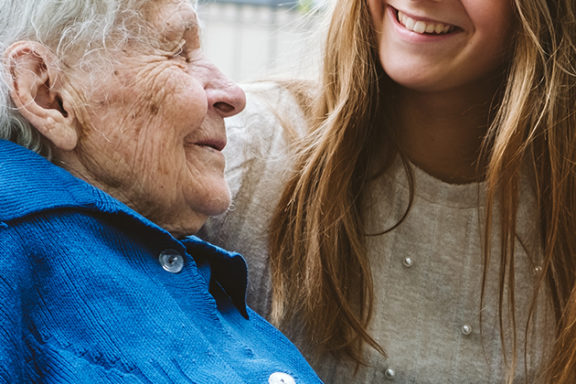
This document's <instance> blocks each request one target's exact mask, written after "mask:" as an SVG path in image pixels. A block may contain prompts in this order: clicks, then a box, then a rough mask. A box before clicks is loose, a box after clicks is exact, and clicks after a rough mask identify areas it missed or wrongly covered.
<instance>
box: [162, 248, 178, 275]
mask: <svg viewBox="0 0 576 384" xmlns="http://www.w3.org/2000/svg"><path fill="white" fill-rule="evenodd" d="M158 261H159V262H160V265H161V266H162V268H164V270H165V271H167V272H170V273H179V272H180V271H181V270H182V268H184V258H183V257H182V255H181V254H180V253H178V251H175V250H173V249H165V250H164V251H162V252H160V256H158Z"/></svg>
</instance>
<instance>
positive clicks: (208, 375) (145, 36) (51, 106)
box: [0, 0, 319, 384]
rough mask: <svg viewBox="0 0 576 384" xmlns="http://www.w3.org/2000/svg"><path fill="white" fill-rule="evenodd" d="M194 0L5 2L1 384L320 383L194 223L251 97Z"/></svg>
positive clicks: (216, 199)
mask: <svg viewBox="0 0 576 384" xmlns="http://www.w3.org/2000/svg"><path fill="white" fill-rule="evenodd" d="M198 33H199V31H198V23H197V20H196V14H195V11H194V8H193V6H192V5H191V4H189V3H188V2H187V1H185V0H154V1H152V0H116V1H114V0H107V1H103V0H0V48H1V49H0V51H3V57H2V66H1V68H2V71H1V73H2V80H3V81H2V82H0V86H1V88H0V98H1V101H0V136H1V137H2V139H3V140H0V325H1V326H0V383H22V382H25V383H31V382H42V383H108V382H110V383H111V382H113V383H118V382H129V383H201V384H204V383H226V384H230V383H260V384H262V383H271V384H274V383H285V384H289V383H318V382H319V380H318V379H317V377H316V375H315V374H314V373H313V371H312V370H311V369H310V368H309V366H308V364H307V363H306V362H305V361H304V359H303V358H302V357H301V355H300V354H299V352H298V351H297V350H296V349H295V348H294V347H293V346H292V344H290V342H289V341H288V340H287V339H285V338H284V337H283V336H282V335H281V334H280V333H279V332H278V331H276V330H275V329H274V328H273V327H272V326H270V325H269V324H268V323H266V322H265V321H264V320H262V319H261V318H260V317H259V316H258V315H256V314H255V313H254V312H252V311H251V310H250V309H248V308H247V307H246V304H245V297H244V296H245V290H246V266H245V263H244V261H243V259H242V258H241V257H240V256H239V255H237V254H233V253H229V252H226V251H224V250H222V249H219V248H216V247H214V246H212V245H210V244H208V243H206V242H203V241H202V240H200V239H198V238H196V237H194V236H189V235H192V234H194V233H195V232H196V231H197V230H198V229H199V228H200V226H201V225H202V224H203V223H204V221H205V219H206V218H207V217H208V216H210V215H214V214H217V213H220V212H222V211H224V210H225V209H226V208H227V206H228V203H229V192H228V187H227V185H226V182H225V181H224V177H223V170H224V158H223V156H222V154H221V150H222V148H223V147H224V146H225V144H226V134H225V128H224V118H225V117H228V116H231V115H234V114H236V113H237V112H239V111H240V110H242V109H243V107H244V102H245V99H244V94H243V92H242V91H241V90H240V89H239V88H238V87H237V86H236V85H234V84H232V83H230V82H229V81H228V80H226V79H225V78H224V77H223V76H222V74H221V73H220V72H219V71H218V70H217V69H216V68H215V67H214V66H213V65H212V64H211V63H210V62H209V61H207V60H206V58H204V56H203V54H202V52H201V50H200V41H199V35H198Z"/></svg>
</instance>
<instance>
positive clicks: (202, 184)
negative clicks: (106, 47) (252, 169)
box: [71, 0, 245, 236]
mask: <svg viewBox="0 0 576 384" xmlns="http://www.w3.org/2000/svg"><path fill="white" fill-rule="evenodd" d="M150 3H151V5H150V6H149V7H148V8H147V9H146V12H145V14H146V15H149V16H147V19H148V21H149V22H151V23H152V25H153V26H154V29H155V34H157V36H158V37H159V38H160V40H161V42H160V44H159V47H154V48H152V47H151V46H150V45H148V46H144V47H142V46H138V44H136V43H128V45H127V46H126V47H124V49H123V50H122V51H121V52H118V53H117V54H118V63H117V64H115V65H114V68H113V69H112V70H111V71H110V72H109V73H105V74H103V75H102V76H101V77H99V79H101V80H99V81H100V83H99V84H98V86H97V87H95V88H93V89H92V91H91V92H89V93H88V95H87V101H88V105H87V106H86V108H85V113H83V116H84V119H83V120H84V122H83V124H82V132H81V136H80V143H79V145H78V147H77V160H78V162H77V164H76V165H74V169H71V171H72V172H73V173H76V174H77V175H78V176H79V177H81V178H83V179H86V180H88V181H89V182H91V183H92V184H94V185H96V186H98V187H100V188H102V189H103V190H104V191H106V192H108V193H110V194H111V195H112V196H114V197H116V198H118V199H119V200H121V201H123V202H124V203H126V204H127V205H128V206H130V207H132V208H133V209H135V210H136V211H138V212H140V213H141V214H143V215H144V216H146V217H148V218H149V219H150V220H152V221H154V222H155V223H157V224H158V225H160V226H162V227H164V228H165V229H167V230H168V231H170V232H172V233H173V234H174V235H176V236H183V235H188V234H192V233H194V232H196V231H197V230H198V229H199V227H200V226H201V225H202V224H203V223H204V221H205V220H206V218H207V216H211V215H215V214H219V213H222V212H223V211H224V210H226V208H227V207H228V205H229V201H230V197H229V191H228V186H227V184H226V181H225V180H224V173H223V172H224V165H225V163H224V157H223V155H222V153H221V151H222V149H223V148H224V146H225V145H226V132H225V127H224V117H227V116H231V115H234V114H236V113H238V112H239V111H241V110H242V109H243V108H244V104H245V97H244V93H243V92H242V90H240V88H238V87H237V86H236V85H235V84H233V83H231V82H230V81H228V80H227V79H226V78H225V77H224V76H223V75H222V74H221V73H220V72H219V71H218V70H217V69H216V68H215V67H214V66H213V64H212V63H211V62H210V61H208V60H207V59H206V58H205V57H204V56H203V53H202V51H201V50H200V41H199V36H198V23H197V19H196V13H195V11H194V9H193V8H192V6H191V5H190V4H189V3H188V2H187V1H185V0H159V1H153V2H152V1H151V2H150ZM82 85H83V84H79V88H78V89H82Z"/></svg>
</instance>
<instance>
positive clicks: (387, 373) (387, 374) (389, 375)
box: [384, 368, 396, 380]
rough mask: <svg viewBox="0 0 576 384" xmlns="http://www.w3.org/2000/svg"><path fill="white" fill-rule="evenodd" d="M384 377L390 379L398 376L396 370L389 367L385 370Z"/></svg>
mask: <svg viewBox="0 0 576 384" xmlns="http://www.w3.org/2000/svg"><path fill="white" fill-rule="evenodd" d="M384 377H385V378H387V379H388V380H394V378H395V377H396V372H394V370H393V369H392V368H388V369H387V370H385V371H384Z"/></svg>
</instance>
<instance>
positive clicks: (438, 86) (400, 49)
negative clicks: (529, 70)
mask: <svg viewBox="0 0 576 384" xmlns="http://www.w3.org/2000/svg"><path fill="white" fill-rule="evenodd" d="M368 5H369V8H370V13H371V15H372V21H373V23H374V28H375V31H376V35H377V44H378V50H379V57H380V62H381V64H382V67H383V69H384V71H385V72H386V73H387V74H388V76H389V77H390V78H391V79H392V80H393V81H395V82H396V83H398V84H399V85H401V86H403V87H406V88H409V89H412V90H418V91H426V92H431V91H432V92H435V91H446V90H449V89H453V88H460V87H462V86H464V87H465V86H466V85H472V84H474V83H479V82H480V83H483V82H486V81H487V79H493V78H494V73H496V72H498V70H499V69H500V68H501V66H502V64H503V63H504V61H505V57H506V54H507V52H508V50H509V48H510V46H511V41H512V39H511V34H512V25H513V11H512V9H513V7H512V2H511V1H510V0H483V1H476V0H446V1H431V0H420V1H408V0H384V1H382V0H368Z"/></svg>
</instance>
